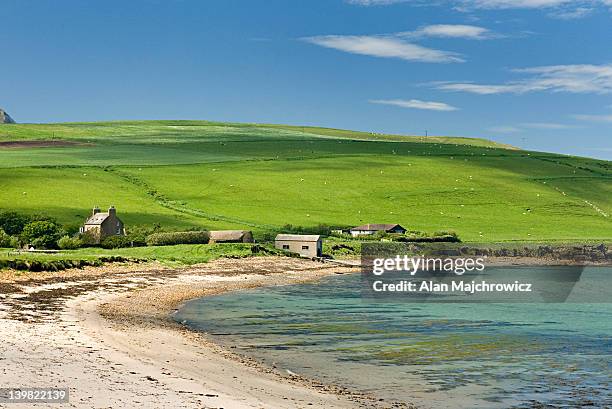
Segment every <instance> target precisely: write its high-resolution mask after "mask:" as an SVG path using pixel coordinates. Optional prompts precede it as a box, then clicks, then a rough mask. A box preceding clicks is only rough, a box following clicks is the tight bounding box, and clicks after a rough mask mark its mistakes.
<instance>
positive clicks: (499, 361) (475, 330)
mask: <svg viewBox="0 0 612 409" xmlns="http://www.w3.org/2000/svg"><path fill="white" fill-rule="evenodd" d="M585 273H597V275H598V276H599V275H601V277H603V278H602V287H606V286H608V285H612V268H609V267H605V268H602V267H598V268H588V269H585ZM176 319H177V320H178V321H180V322H184V323H185V324H186V325H188V326H190V327H192V328H194V329H198V330H202V331H205V332H207V333H209V334H210V335H211V336H212V337H213V338H214V339H215V340H216V341H218V342H219V343H221V344H224V345H228V346H235V347H236V348H237V350H238V352H240V353H243V354H246V355H250V356H253V357H255V358H257V359H259V360H262V361H264V362H266V363H268V364H271V365H276V367H277V368H280V369H281V370H282V369H284V370H288V371H291V372H294V373H298V374H302V375H305V376H309V377H313V378H316V379H320V380H323V381H327V382H333V383H336V384H341V385H345V386H348V387H352V388H358V389H360V390H363V391H369V392H372V393H374V394H376V395H378V396H380V397H382V398H384V399H387V400H390V399H395V400H402V401H406V402H413V403H415V404H417V405H419V406H422V407H431V408H434V407H436V408H444V407H453V408H496V407H500V408H508V407H517V408H522V407H537V406H535V403H536V402H541V403H545V404H549V405H553V407H557V406H561V407H584V406H587V405H592V406H591V407H598V408H599V407H606V406H612V394H611V392H610V373H611V368H610V358H611V355H612V340H611V336H612V304H609V303H599V304H573V303H562V304H516V303H515V304H434V303H418V304H414V303H380V302H378V303H377V302H371V301H365V300H362V299H361V296H360V276H359V275H342V276H333V277H329V278H326V279H324V280H322V281H320V282H319V283H316V284H300V285H294V286H284V287H269V288H263V289H257V290H252V291H243V292H237V293H231V294H226V295H220V296H215V297H207V298H202V299H197V300H193V301H191V302H189V303H187V304H186V305H185V306H184V308H182V309H181V310H180V311H179V312H178V313H177V315H176Z"/></svg>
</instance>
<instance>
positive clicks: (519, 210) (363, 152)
mask: <svg viewBox="0 0 612 409" xmlns="http://www.w3.org/2000/svg"><path fill="white" fill-rule="evenodd" d="M8 141H22V142H23V141H46V142H48V143H49V145H50V146H48V147H26V146H24V147H14V146H13V147H6V146H5V147H3V146H2V144H3V143H6V142H8ZM110 204H113V205H115V206H116V207H117V208H118V215H119V216H120V217H121V218H122V219H123V220H124V222H125V223H126V225H127V226H128V228H129V226H130V225H147V224H148V225H150V224H153V223H159V224H161V225H162V226H166V227H169V228H188V227H189V226H200V227H207V228H210V229H221V228H241V229H242V228H246V229H250V230H253V231H254V232H255V234H256V236H257V234H258V233H259V234H261V233H264V232H271V231H278V230H281V229H282V226H283V225H286V224H292V225H299V226H304V227H312V226H316V225H318V224H329V225H333V226H352V225H358V224H363V223H400V224H402V225H403V226H404V227H406V228H408V229H413V230H422V231H428V232H432V231H438V230H453V231H456V232H457V233H458V234H459V236H460V237H461V239H462V240H464V241H471V242H476V241H478V242H495V241H551V242H553V241H563V242H567V241H576V242H580V241H597V240H601V241H610V240H612V220H611V215H612V163H611V162H608V161H601V160H595V159H589V158H578V157H569V156H563V155H555V154H550V153H541V152H526V151H521V150H517V149H514V148H511V147H508V146H503V145H498V144H495V143H493V142H490V141H486V140H482V139H473V138H448V137H427V138H424V137H409V136H399V135H379V134H376V135H373V134H369V133H363V132H352V131H345V130H335V129H327V128H312V127H293V126H284V125H255V124H230V123H217V122H204V121H137V122H109V123H78V124H49V125H48V124H43V125H28V124H24V125H0V209H4V210H16V211H24V212H28V213H36V212H40V213H45V214H49V215H51V216H54V217H56V218H57V219H58V220H59V221H60V222H62V223H65V224H78V223H81V222H82V221H83V219H84V218H85V217H86V216H87V215H88V213H89V209H90V208H91V207H93V205H100V206H102V207H107V206H108V205H110Z"/></svg>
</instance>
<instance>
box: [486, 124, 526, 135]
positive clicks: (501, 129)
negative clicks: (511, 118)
mask: <svg viewBox="0 0 612 409" xmlns="http://www.w3.org/2000/svg"><path fill="white" fill-rule="evenodd" d="M487 131H490V132H496V133H516V132H521V131H522V129H520V128H517V127H515V126H509V125H500V126H492V127H490V128H487Z"/></svg>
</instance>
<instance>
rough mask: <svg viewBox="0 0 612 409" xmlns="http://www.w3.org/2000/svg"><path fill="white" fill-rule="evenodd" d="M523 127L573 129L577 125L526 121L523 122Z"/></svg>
mask: <svg viewBox="0 0 612 409" xmlns="http://www.w3.org/2000/svg"><path fill="white" fill-rule="evenodd" d="M521 126H522V127H525V128H531V129H572V128H576V126H575V125H568V124H558V123H555V122H525V123H522V124H521Z"/></svg>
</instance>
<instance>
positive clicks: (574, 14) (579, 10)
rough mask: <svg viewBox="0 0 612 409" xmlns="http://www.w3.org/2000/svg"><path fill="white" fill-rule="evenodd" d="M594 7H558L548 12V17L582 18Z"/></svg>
mask: <svg viewBox="0 0 612 409" xmlns="http://www.w3.org/2000/svg"><path fill="white" fill-rule="evenodd" d="M594 10H595V9H594V8H593V7H576V8H572V9H559V10H555V11H552V12H550V13H548V16H549V17H553V18H558V19H560V20H575V19H578V18H583V17H586V16H588V15H589V14H591V13H592V12H593V11H594Z"/></svg>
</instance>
